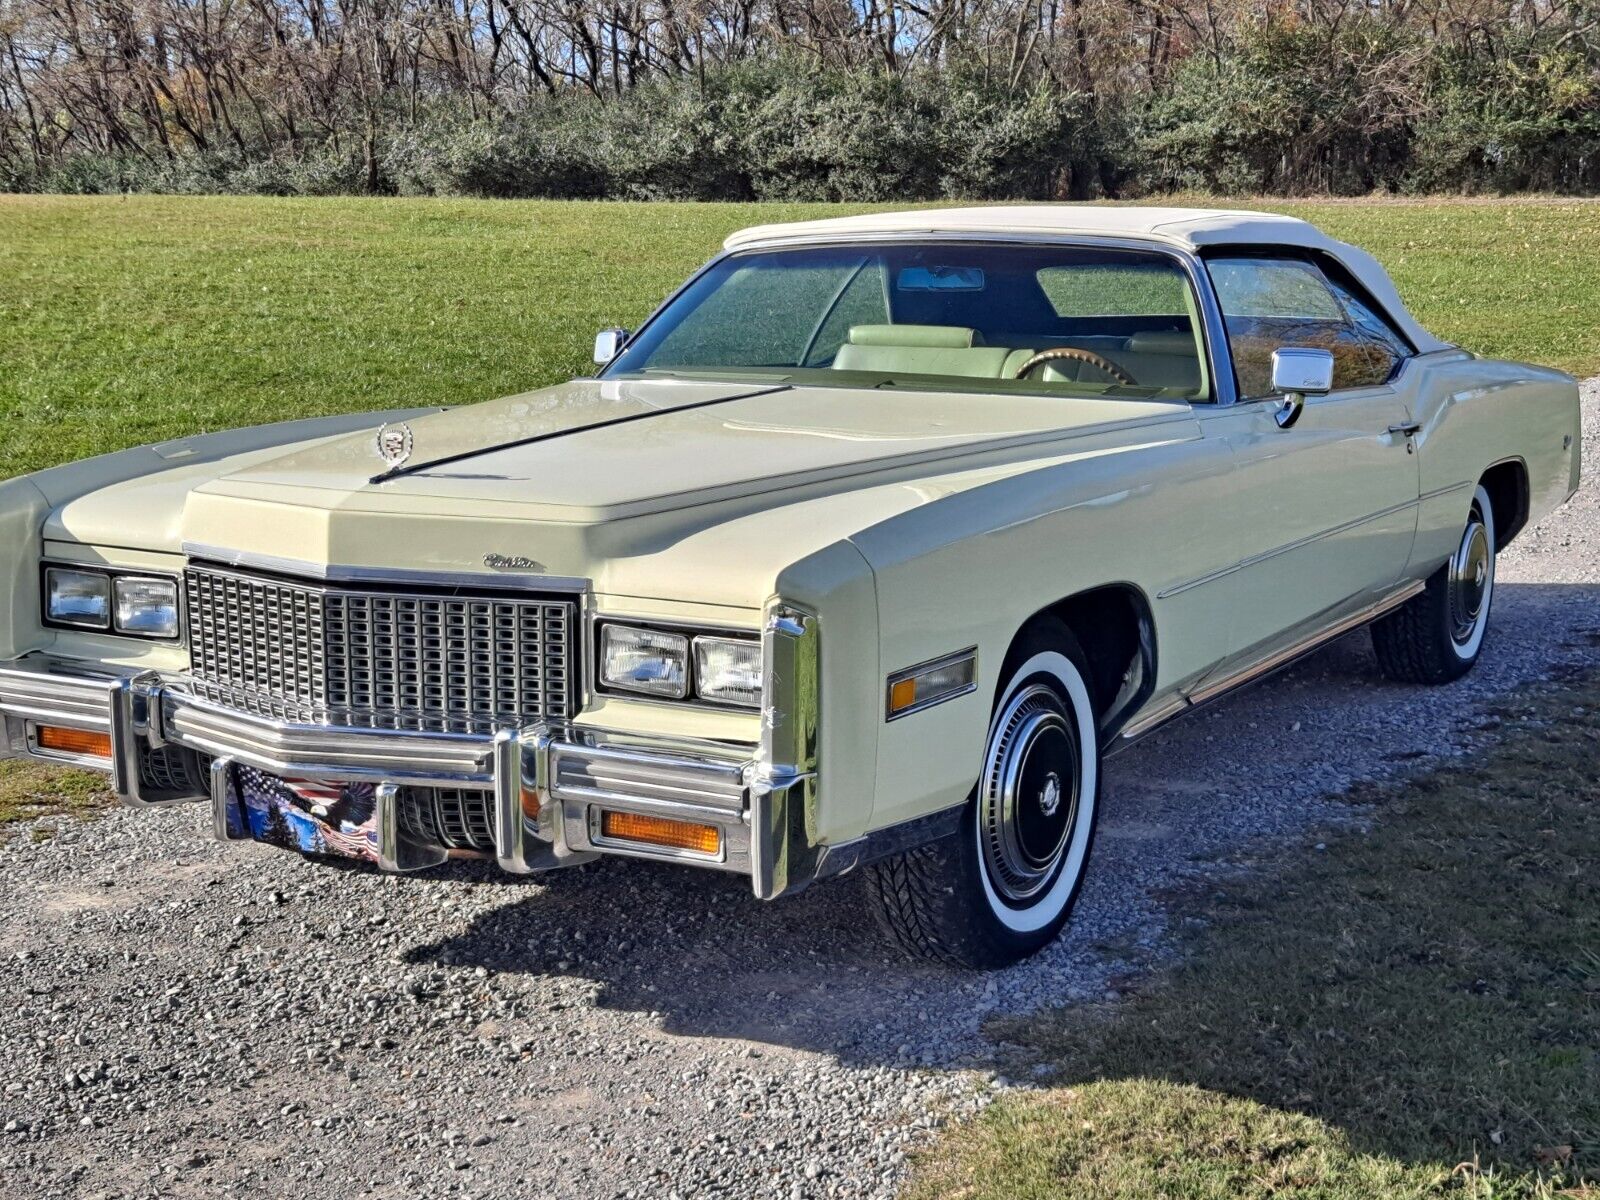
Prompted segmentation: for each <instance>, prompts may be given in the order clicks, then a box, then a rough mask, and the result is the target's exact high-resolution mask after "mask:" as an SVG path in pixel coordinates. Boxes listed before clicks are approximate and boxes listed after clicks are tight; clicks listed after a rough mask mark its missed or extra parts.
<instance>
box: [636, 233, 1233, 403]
mask: <svg viewBox="0 0 1600 1200" xmlns="http://www.w3.org/2000/svg"><path fill="white" fill-rule="evenodd" d="M1198 324H1199V322H1198V319H1197V317H1196V311H1195V304H1194V294H1193V291H1192V290H1191V288H1190V286H1189V280H1188V277H1187V276H1186V275H1185V274H1184V272H1183V270H1182V269H1181V268H1180V267H1179V266H1178V264H1177V263H1176V262H1175V261H1174V260H1173V259H1171V258H1169V257H1167V256H1165V255H1163V254H1159V253H1155V252H1141V251H1131V250H1101V249H1091V248H1086V247H1080V246H1048V245H1029V246H1023V245H974V244H966V243H951V242H941V243H927V244H916V243H901V242H896V243H890V244H884V245H849V246H809V247H802V248H798V249H790V250H765V251H757V252H752V253H747V254H734V255H730V256H729V257H727V258H725V259H722V260H721V261H720V262H717V263H715V264H713V265H712V266H711V267H710V268H709V269H708V270H707V271H705V273H703V274H702V275H700V276H699V277H698V278H697V279H695V280H694V282H693V283H691V284H690V285H689V287H687V288H686V289H685V290H684V291H683V292H682V293H681V294H680V295H678V297H677V298H676V299H674V300H673V301H672V303H671V304H669V305H668V306H667V307H666V309H664V310H663V311H662V312H661V314H660V315H659V316H657V317H656V319H655V320H654V321H652V322H650V324H649V325H647V326H646V327H645V328H644V330H643V331H641V332H640V333H639V335H638V336H637V337H635V338H634V339H633V341H631V342H630V343H629V344H628V345H627V347H626V348H625V349H624V350H623V352H622V353H621V354H620V355H619V356H618V357H617V358H616V359H615V360H614V361H613V362H612V363H611V365H610V366H609V367H608V368H607V370H606V372H605V374H606V376H607V378H616V377H618V376H624V377H626V376H639V375H678V376H693V377H715V378H728V377H730V376H734V377H738V378H750V379H756V380H762V381H765V380H782V381H786V382H805V383H814V384H828V383H832V384H840V385H846V386H851V387H895V386H900V387H906V388H918V389H922V390H936V391H981V392H1005V391H1024V392H1044V393H1052V392H1055V393H1061V394H1065V395H1074V396H1083V395H1117V396H1130V395H1132V396H1150V397H1165V398H1172V399H1182V400H1202V399H1205V398H1207V396H1208V395H1209V380H1208V379H1207V375H1206V369H1205V359H1204V355H1203V354H1202V353H1201V349H1200V343H1199V340H1198V337H1197V334H1196V330H1197V327H1198Z"/></svg>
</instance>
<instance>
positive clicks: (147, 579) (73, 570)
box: [39, 560, 184, 644]
mask: <svg viewBox="0 0 1600 1200" xmlns="http://www.w3.org/2000/svg"><path fill="white" fill-rule="evenodd" d="M62 574H66V575H78V576H84V577H93V578H98V579H101V580H103V581H104V583H103V588H104V596H105V606H106V607H105V618H104V619H103V620H99V621H89V620H74V619H72V618H69V617H62V616H56V615H53V613H52V606H51V597H52V595H53V592H52V588H51V583H52V577H54V576H58V575H62ZM119 585H135V586H138V585H143V586H146V587H148V586H150V585H156V586H158V587H159V586H164V587H166V588H169V589H170V591H171V608H172V616H173V619H172V632H171V633H166V632H164V631H150V630H140V629H138V628H137V627H136V626H137V619H136V618H130V619H128V620H124V619H121V618H120V617H119V615H118V592H119V590H120V589H119ZM151 607H153V606H151ZM39 617H40V623H41V624H43V625H44V627H45V628H46V629H61V630H70V631H72V632H74V633H99V634H105V635H107V636H108V637H119V638H130V639H132V640H134V641H139V642H161V643H168V644H170V643H176V642H181V641H182V640H183V631H184V604H183V586H182V580H181V578H180V577H179V576H178V575H177V574H174V573H169V572H166V571H152V570H148V569H144V568H133V567H112V566H100V565H98V564H94V563H80V562H70V561H61V560H46V561H44V562H42V563H40V570H39ZM130 626H134V627H130Z"/></svg>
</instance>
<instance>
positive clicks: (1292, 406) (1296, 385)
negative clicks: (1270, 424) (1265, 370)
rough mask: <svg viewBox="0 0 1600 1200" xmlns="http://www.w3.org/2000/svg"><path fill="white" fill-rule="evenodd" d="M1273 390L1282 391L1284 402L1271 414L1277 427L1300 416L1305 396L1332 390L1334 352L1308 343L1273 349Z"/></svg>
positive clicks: (1325, 393)
mask: <svg viewBox="0 0 1600 1200" xmlns="http://www.w3.org/2000/svg"><path fill="white" fill-rule="evenodd" d="M1272 390H1273V391H1275V392H1282V393H1283V403H1282V404H1280V405H1279V406H1278V410H1277V411H1276V412H1275V413H1273V414H1272V417H1273V420H1275V421H1277V423H1278V428H1279V429H1287V428H1289V426H1291V425H1293V424H1294V423H1295V422H1296V421H1298V420H1299V419H1300V413H1301V411H1302V410H1303V409H1304V408H1305V406H1306V397H1307V396H1326V395H1327V394H1328V393H1329V392H1331V391H1332V390H1333V355H1332V354H1331V353H1330V352H1329V351H1327V350H1313V349H1311V348H1310V347H1309V346H1284V347H1282V348H1281V349H1278V350H1274V351H1273V352H1272Z"/></svg>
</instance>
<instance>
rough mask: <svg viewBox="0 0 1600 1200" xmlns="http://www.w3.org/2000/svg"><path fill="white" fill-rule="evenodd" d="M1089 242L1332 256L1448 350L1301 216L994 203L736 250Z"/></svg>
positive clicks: (1409, 328) (807, 228) (815, 228)
mask: <svg viewBox="0 0 1600 1200" xmlns="http://www.w3.org/2000/svg"><path fill="white" fill-rule="evenodd" d="M916 233H928V234H944V235H949V234H958V235H962V234H964V235H969V236H973V237H982V236H984V235H1008V236H1016V235H1019V234H1021V235H1027V234H1039V235H1042V236H1053V237H1061V236H1073V235H1077V236H1082V237H1086V238H1095V237H1105V238H1128V239H1134V240H1139V241H1149V242H1156V243H1161V244H1164V245H1168V246H1175V247H1178V248H1180V249H1184V250H1198V249H1201V248H1203V247H1206V246H1250V245H1257V246H1295V247H1304V248H1306V249H1310V250H1320V251H1322V252H1324V253H1326V254H1330V255H1332V256H1333V257H1334V258H1336V259H1338V260H1339V262H1341V263H1342V264H1344V266H1345V268H1346V269H1347V270H1348V271H1349V272H1350V273H1351V274H1352V275H1354V276H1355V277H1356V279H1357V280H1359V281H1360V283H1361V284H1362V286H1363V287H1365V288H1366V289H1367V291H1368V292H1370V293H1371V295H1372V298H1373V299H1374V300H1376V301H1377V302H1378V303H1379V304H1381V305H1382V306H1383V307H1384V309H1385V310H1386V311H1387V312H1388V313H1389V315H1390V316H1391V317H1392V318H1394V320H1395V321H1396V322H1397V323H1398V324H1399V325H1400V327H1401V329H1402V330H1403V331H1404V332H1405V334H1406V336H1407V337H1409V338H1410V339H1411V341H1412V343H1413V344H1414V345H1415V346H1416V347H1417V349H1418V350H1420V351H1422V352H1423V353H1427V352H1428V351H1430V350H1442V349H1445V348H1446V347H1447V346H1448V345H1449V343H1447V342H1442V341H1440V340H1439V339H1438V338H1436V337H1434V336H1433V335H1432V334H1430V333H1429V332H1428V331H1427V330H1425V329H1423V328H1422V326H1421V325H1419V324H1418V323H1417V320H1416V318H1415V317H1413V316H1412V315H1411V314H1410V312H1408V311H1407V310H1406V306H1405V304H1404V303H1403V302H1402V301H1401V299H1400V294H1399V293H1398V292H1397V291H1396V290H1395V286H1394V284H1393V283H1392V282H1391V281H1390V279H1389V275H1388V273H1387V272H1386V271H1384V269H1383V267H1382V265H1381V264H1380V263H1379V262H1378V260H1377V259H1375V258H1373V257H1372V256H1371V255H1370V254H1368V253H1367V252H1366V251H1365V250H1361V249H1359V248H1358V247H1355V246H1352V245H1350V244H1348V243H1346V242H1341V241H1337V240H1335V239H1334V238H1331V237H1329V236H1328V235H1327V234H1325V233H1323V232H1322V231H1321V230H1320V229H1318V228H1317V227H1316V226H1315V225H1312V224H1310V223H1309V222H1307V221H1302V220H1300V219H1299V218H1298V217H1286V216H1281V215H1279V214H1277V213H1264V212H1250V211H1248V210H1243V209H1221V208H1143V207H1134V206H1123V205H1103V204H994V205H986V206H984V207H982V208H928V209H916V210H912V211H909V212H887V213H866V214H863V215H861V216H856V217H832V218H829V219H826V220H822V221H793V222H788V223H786V224H781V225H756V226H752V227H751V228H749V229H741V230H740V231H739V232H737V233H735V234H731V235H730V236H729V237H728V239H727V241H725V242H724V243H723V245H724V246H725V247H726V248H727V249H729V250H743V249H748V248H750V247H752V246H757V245H763V244H771V243H775V242H796V241H801V242H804V241H823V240H826V241H833V240H836V239H841V238H843V239H853V238H860V239H862V240H868V239H870V238H872V237H874V236H876V235H880V234H899V235H904V234H916Z"/></svg>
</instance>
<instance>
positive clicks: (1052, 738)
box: [978, 684, 1080, 904]
mask: <svg viewBox="0 0 1600 1200" xmlns="http://www.w3.org/2000/svg"><path fill="white" fill-rule="evenodd" d="M995 730H996V731H995V735H994V738H993V739H992V740H991V743H990V746H989V755H988V761H987V762H986V763H985V764H984V775H983V784H982V787H981V789H980V792H979V796H978V825H979V831H980V834H981V843H982V847H983V856H984V865H985V866H986V867H987V869H988V872H987V873H988V875H989V880H990V882H991V883H992V884H993V885H994V889H995V891H996V893H998V894H999V896H1000V897H1001V898H1002V899H1003V900H1005V901H1007V902H1008V903H1012V904H1021V903H1025V902H1027V901H1029V900H1031V899H1032V898H1033V897H1035V896H1037V895H1038V894H1039V893H1040V892H1042V891H1043V890H1044V889H1046V888H1047V887H1049V885H1050V884H1051V883H1052V882H1053V881H1054V879H1055V876H1056V873H1057V871H1058V870H1059V868H1060V865H1061V860H1062V856H1063V853H1064V851H1065V850H1066V847H1067V843H1068V842H1069V841H1070V839H1071V836H1072V829H1073V826H1074V825H1076V824H1077V817H1078V804H1079V786H1078V784H1079V776H1080V771H1079V748H1078V735H1077V726H1076V724H1075V722H1074V721H1073V719H1072V715H1071V714H1070V713H1069V712H1068V711H1067V709H1066V707H1065V706H1064V705H1063V704H1062V702H1061V699H1060V697H1059V696H1058V695H1057V694H1056V693H1055V691H1054V690H1052V689H1051V688H1049V687H1046V686H1045V685H1043V684H1034V685H1032V686H1030V687H1026V688H1023V689H1022V690H1021V691H1020V692H1018V693H1017V694H1016V695H1015V696H1014V697H1012V699H1011V700H1010V701H1009V702H1008V703H1007V704H1006V706H1005V709H1004V711H1003V712H1002V713H1001V715H1000V720H999V722H998V723H997V725H996V727H995Z"/></svg>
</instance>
